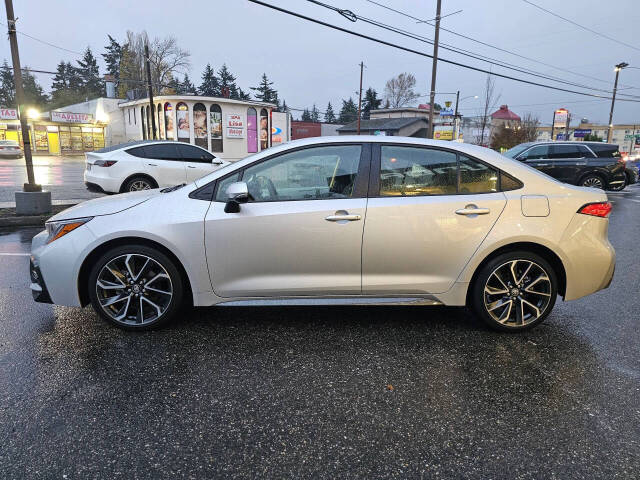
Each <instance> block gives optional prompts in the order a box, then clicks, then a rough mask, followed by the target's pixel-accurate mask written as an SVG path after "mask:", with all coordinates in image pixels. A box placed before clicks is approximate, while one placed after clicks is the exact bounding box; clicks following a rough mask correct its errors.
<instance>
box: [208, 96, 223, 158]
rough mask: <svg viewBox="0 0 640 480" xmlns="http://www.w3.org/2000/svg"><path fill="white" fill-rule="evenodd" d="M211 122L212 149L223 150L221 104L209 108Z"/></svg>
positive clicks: (215, 150) (213, 150)
mask: <svg viewBox="0 0 640 480" xmlns="http://www.w3.org/2000/svg"><path fill="white" fill-rule="evenodd" d="M209 123H210V127H211V151H212V152H222V151H223V150H222V109H221V108H220V105H215V104H213V105H211V107H210V108H209Z"/></svg>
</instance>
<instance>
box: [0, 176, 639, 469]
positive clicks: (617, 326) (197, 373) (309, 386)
mask: <svg viewBox="0 0 640 480" xmlns="http://www.w3.org/2000/svg"><path fill="white" fill-rule="evenodd" d="M627 190H628V191H625V192H622V193H620V194H613V195H612V196H611V198H612V199H613V202H614V211H613V213H612V215H611V225H610V238H611V241H612V243H613V244H614V246H615V248H616V250H617V269H616V274H615V278H614V280H613V283H612V285H611V287H610V288H609V289H607V290H604V291H602V292H599V293H597V294H595V295H593V296H590V297H587V298H584V299H580V300H577V301H573V302H567V303H564V302H559V303H558V304H557V306H556V309H555V310H554V312H553V313H552V314H551V316H550V317H549V318H548V319H547V321H546V322H545V323H544V324H543V325H541V326H540V327H538V328H537V329H535V330H533V331H531V332H527V333H524V334H516V335H509V334H500V333H495V332H492V331H489V330H487V329H486V328H485V327H484V326H483V325H481V324H479V323H478V322H476V321H475V320H474V319H473V317H472V316H471V315H470V314H469V313H467V311H466V310H464V309H453V308H433V307H431V308H429V307H413V306H403V307H390V306H387V307H375V306H371V307H313V308H303V307H291V306H289V307H284V306H282V307H272V308H264V307H262V308H257V307H214V308H208V309H197V310H195V311H193V312H190V313H188V314H185V316H184V318H183V319H182V321H180V322H177V323H175V324H173V325H171V326H169V327H167V328H165V329H162V330H159V331H155V332H149V333H128V332H123V331H120V330H118V329H116V328H112V327H110V326H108V325H107V324H105V323H103V322H102V321H101V320H99V319H98V318H97V316H96V315H95V314H94V313H93V312H92V311H91V310H90V309H89V308H87V309H79V308H66V307H54V306H49V305H41V304H35V303H34V302H32V300H31V297H30V293H29V291H28V279H27V266H28V257H27V256H20V255H16V254H20V253H26V252H28V251H29V242H30V238H31V237H32V236H33V235H34V233H35V231H34V230H33V229H28V230H17V231H11V232H3V234H2V236H0V252H3V253H4V255H0V319H1V323H0V477H2V478H7V479H10V478H11V479H12V478H69V479H72V478H154V479H157V478H176V477H179V478H194V479H195V478H214V477H228V478H256V477H259V478H265V477H266V478H308V477H315V478H339V477H353V478H407V477H412V478H451V477H455V478H482V479H484V478H510V479H512V478H536V479H538V478H602V479H605V478H606V479H611V478H624V479H626V478H633V477H635V478H637V475H638V471H639V469H640V444H639V442H640V349H639V348H638V346H639V345H640V343H639V342H640V329H639V328H638V319H639V318H640V315H639V314H638V312H639V311H640V295H639V293H640V268H639V266H638V258H639V257H640V246H639V242H638V238H640V221H639V220H638V218H639V217H638V212H639V211H640V188H638V186H636V187H635V188H633V189H627ZM7 253H11V254H13V255H6V254H7ZM389 385H390V386H392V387H389Z"/></svg>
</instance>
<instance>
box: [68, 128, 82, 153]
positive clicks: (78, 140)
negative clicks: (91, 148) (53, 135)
mask: <svg viewBox="0 0 640 480" xmlns="http://www.w3.org/2000/svg"><path fill="white" fill-rule="evenodd" d="M71 150H73V151H74V152H81V151H82V150H83V147H82V130H80V127H71Z"/></svg>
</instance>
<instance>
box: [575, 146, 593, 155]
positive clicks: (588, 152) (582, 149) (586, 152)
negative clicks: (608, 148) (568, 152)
mask: <svg viewBox="0 0 640 480" xmlns="http://www.w3.org/2000/svg"><path fill="white" fill-rule="evenodd" d="M578 149H579V150H580V156H581V157H585V158H593V157H595V155H594V154H593V152H592V151H591V150H589V149H588V148H587V147H585V146H584V145H578Z"/></svg>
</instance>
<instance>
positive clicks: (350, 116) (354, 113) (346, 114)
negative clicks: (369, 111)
mask: <svg viewBox="0 0 640 480" xmlns="http://www.w3.org/2000/svg"><path fill="white" fill-rule="evenodd" d="M357 118H358V107H357V105H356V102H354V101H353V98H351V97H349V100H342V109H340V116H339V117H338V122H339V123H342V124H345V123H350V122H354V121H355V120H357Z"/></svg>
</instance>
